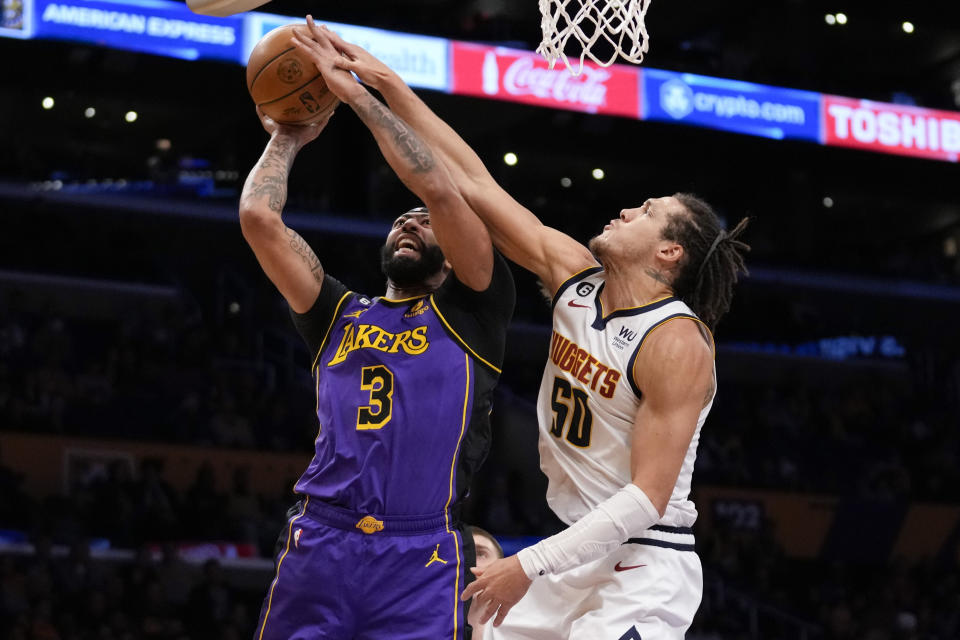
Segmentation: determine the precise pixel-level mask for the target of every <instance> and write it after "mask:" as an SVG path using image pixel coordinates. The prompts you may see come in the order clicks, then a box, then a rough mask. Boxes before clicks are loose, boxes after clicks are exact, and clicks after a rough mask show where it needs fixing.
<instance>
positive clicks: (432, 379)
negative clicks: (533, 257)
mask: <svg viewBox="0 0 960 640" xmlns="http://www.w3.org/2000/svg"><path fill="white" fill-rule="evenodd" d="M324 289H325V292H324V293H326V302H325V303H321V301H320V300H318V305H321V306H325V307H326V310H325V311H321V312H316V313H317V314H319V315H322V316H323V319H324V320H325V321H326V327H325V329H326V331H325V332H324V333H323V335H322V336H321V335H320V334H319V333H314V334H313V335H314V339H313V342H314V345H313V346H314V347H315V348H316V357H315V359H314V362H313V368H312V373H313V377H314V385H315V390H316V394H317V418H318V420H319V432H318V435H317V439H316V443H315V446H316V452H315V455H314V457H313V460H312V461H311V462H310V465H309V466H308V467H307V470H306V471H305V472H304V474H303V475H302V476H301V477H300V480H299V481H298V482H297V485H296V491H297V493H300V494H304V495H308V496H310V497H311V499H313V500H319V501H322V502H324V503H327V504H330V505H334V506H338V507H342V508H344V509H349V510H352V511H356V512H363V513H370V514H382V515H394V516H405V515H418V514H432V513H440V512H444V511H445V510H446V509H447V508H449V507H450V506H451V505H454V504H456V503H457V502H458V501H459V500H460V499H462V498H463V497H464V495H465V494H466V490H467V486H468V484H469V479H470V476H471V475H472V473H473V472H474V471H475V470H476V468H477V467H478V466H479V464H480V462H481V461H482V460H483V458H484V457H485V456H486V453H487V450H488V448H489V421H488V414H489V411H490V396H491V395H492V391H493V386H494V385H495V383H496V379H497V377H498V375H499V373H500V369H499V367H500V364H501V362H502V358H503V345H504V339H505V333H506V325H507V321H508V319H509V316H510V314H511V312H512V309H513V283H512V279H511V278H510V275H509V269H508V267H507V266H506V264H505V263H504V262H503V259H502V258H499V256H498V258H497V259H496V260H495V269H494V278H493V281H492V283H491V286H490V288H489V289H488V290H487V291H486V292H480V293H478V292H474V291H472V290H470V289H469V288H467V287H466V286H465V285H463V284H462V283H460V282H459V281H457V280H456V279H455V277H453V276H451V277H449V278H448V280H447V282H446V283H445V284H444V285H443V286H442V287H441V288H440V289H438V290H437V291H436V292H434V293H433V294H431V295H427V296H421V297H417V298H410V299H406V300H389V299H386V298H368V297H365V296H362V295H359V294H356V293H352V292H349V291H347V290H346V288H345V287H343V285H341V284H340V283H338V282H337V281H336V280H333V279H332V278H329V277H328V278H327V280H326V282H325V283H324ZM335 294H340V295H339V298H338V299H337V300H336V302H335V303H334V298H333V295H335ZM321 297H324V296H323V295H321ZM308 313H310V312H308ZM303 317H304V316H300V318H303ZM295 319H296V317H295ZM298 327H299V328H300V329H301V332H302V333H303V334H304V337H305V338H307V340H308V343H309V342H311V340H310V337H309V335H308V331H306V330H305V329H304V326H303V322H302V321H298ZM317 341H319V343H320V344H319V347H316V342H317Z"/></svg>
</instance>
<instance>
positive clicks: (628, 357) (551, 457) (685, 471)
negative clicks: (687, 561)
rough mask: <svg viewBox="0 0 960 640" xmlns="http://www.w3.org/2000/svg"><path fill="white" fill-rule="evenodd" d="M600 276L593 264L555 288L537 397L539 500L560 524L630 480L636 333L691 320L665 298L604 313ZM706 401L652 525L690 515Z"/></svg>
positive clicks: (679, 522) (686, 520)
mask: <svg viewBox="0 0 960 640" xmlns="http://www.w3.org/2000/svg"><path fill="white" fill-rule="evenodd" d="M605 278H606V274H605V273H604V271H603V270H602V268H600V267H595V268H592V269H587V270H585V271H581V272H580V273H578V274H576V275H574V276H572V277H571V278H569V279H568V280H567V281H566V282H564V283H563V285H561V287H560V289H559V291H558V292H557V295H556V297H555V298H554V301H553V334H552V337H551V340H550V357H549V359H548V360H547V366H546V368H545V370H544V372H543V381H542V382H541V384H540V395H539V398H538V399H537V416H538V420H539V423H540V467H541V469H542V470H543V472H544V474H546V476H547V479H548V480H549V487H548V488H547V502H548V503H549V505H550V508H551V509H553V511H554V513H556V514H557V516H558V517H559V518H560V519H561V520H563V521H564V522H566V523H567V524H573V523H574V522H576V521H577V520H579V519H580V518H582V517H583V516H584V515H586V514H587V513H588V512H589V511H592V510H593V509H594V508H595V507H596V506H597V505H598V504H600V503H601V502H603V501H604V500H606V499H607V498H609V497H610V496H612V495H613V494H614V493H616V492H617V491H618V490H619V489H620V488H622V487H623V486H624V485H625V484H627V483H628V482H630V481H631V473H630V446H631V440H632V432H633V424H634V420H635V418H636V415H637V410H638V408H639V406H640V396H641V392H640V389H638V388H637V386H636V382H635V381H634V378H633V375H632V371H633V365H634V362H635V361H636V358H637V354H638V353H639V351H640V348H641V347H642V345H643V342H644V340H645V339H646V338H647V337H648V334H649V333H650V332H651V331H652V330H654V329H655V328H656V327H659V326H660V325H662V324H664V323H666V322H669V321H671V320H674V319H676V318H690V319H693V320H697V317H696V316H695V315H694V314H693V312H692V311H691V310H690V308H689V307H688V306H687V305H686V304H684V303H683V302H682V301H680V300H679V299H677V298H674V297H668V298H664V299H662V300H658V301H655V302H652V303H650V304H647V305H644V306H642V307H633V308H629V309H617V310H615V311H612V312H609V313H608V312H607V311H606V310H604V309H603V305H602V303H601V302H600V292H601V291H602V290H603V286H604V282H605ZM697 321H698V322H699V320H697ZM701 324H702V323H701ZM704 332H705V334H706V335H709V334H708V332H707V331H706V329H704ZM714 379H716V371H714ZM712 405H713V398H711V399H710V402H709V403H708V404H707V406H706V407H704V409H703V410H702V411H701V412H700V416H699V418H698V419H697V429H696V431H695V432H694V434H693V439H692V440H691V442H690V447H689V448H688V449H687V454H686V456H685V458H684V460H683V466H682V468H681V469H680V476H679V477H678V478H677V484H676V486H674V488H673V494H672V495H671V496H670V502H669V504H668V505H667V510H666V513H665V515H664V516H663V518H662V519H661V520H660V521H659V523H658V524H659V525H661V526H660V527H658V528H660V529H667V528H672V527H680V528H684V529H686V528H688V527H690V526H692V525H693V523H694V521H695V520H696V519H697V510H696V507H695V506H694V504H693V502H692V501H691V500H690V497H689V496H690V482H691V479H692V476H693V466H694V463H695V461H696V457H697V443H698V442H699V440H700V428H701V427H702V426H703V422H704V420H706V417H707V414H708V413H709V412H710V407H711V406H712Z"/></svg>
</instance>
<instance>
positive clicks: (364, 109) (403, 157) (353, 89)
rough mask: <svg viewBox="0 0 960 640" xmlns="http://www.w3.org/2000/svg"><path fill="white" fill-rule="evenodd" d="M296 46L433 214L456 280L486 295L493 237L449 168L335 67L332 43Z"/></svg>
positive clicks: (303, 40) (300, 40) (303, 39)
mask: <svg viewBox="0 0 960 640" xmlns="http://www.w3.org/2000/svg"><path fill="white" fill-rule="evenodd" d="M321 35H322V34H321ZM294 42H295V43H296V44H297V46H298V47H300V49H301V50H302V51H303V52H304V53H305V55H307V56H309V57H310V59H311V60H312V61H313V62H314V64H316V66H317V69H319V70H320V73H321V74H323V77H324V80H325V81H326V83H327V86H328V87H329V88H330V90H331V91H333V92H334V93H335V94H336V95H337V97H339V98H340V100H341V101H342V102H344V103H346V104H348V105H350V107H351V108H352V109H353V110H354V112H356V114H357V115H358V116H359V117H360V120H362V121H363V123H364V124H365V125H366V126H367V128H368V129H370V132H371V133H372V134H373V137H374V139H376V141H377V145H378V146H379V147H380V150H381V152H382V153H383V156H384V158H386V160H387V162H388V163H389V164H390V166H391V167H392V168H393V170H394V172H395V173H396V174H397V176H398V177H399V178H400V180H402V181H403V183H404V184H405V185H406V186H407V187H408V188H409V189H410V190H411V191H413V192H414V193H415V194H416V195H417V196H418V197H419V198H420V199H421V200H422V201H423V203H424V204H425V205H426V206H427V209H429V210H430V221H431V226H432V228H433V232H434V234H435V235H436V238H437V242H438V243H439V244H440V248H441V249H442V250H443V254H444V256H445V257H446V259H447V260H448V261H449V262H450V264H451V266H452V267H453V270H454V272H455V273H456V276H457V278H458V279H459V280H460V281H461V282H462V283H464V284H465V285H467V286H468V287H470V288H471V289H474V290H475V291H483V290H486V289H487V287H489V285H490V280H491V277H492V275H493V246H492V244H491V240H490V235H489V233H488V232H487V228H486V227H485V226H484V225H483V223H482V222H481V221H480V219H479V218H478V217H477V215H476V214H475V213H474V211H473V210H472V209H471V208H470V206H469V205H468V204H467V201H466V200H465V199H464V197H463V196H462V195H461V193H460V191H459V190H458V189H457V188H456V186H455V185H454V183H453V180H452V178H451V175H450V173H449V171H448V170H447V167H446V165H445V164H444V162H443V161H442V160H441V159H440V158H438V157H437V156H436V154H434V152H433V150H432V149H431V148H430V147H429V146H428V145H427V144H425V143H424V141H423V139H422V138H421V137H420V136H419V135H418V134H417V132H415V131H414V130H413V129H412V128H411V127H410V126H409V125H408V124H407V123H406V122H404V121H403V119H401V118H400V117H398V116H397V115H396V114H395V113H393V112H392V111H391V110H390V109H389V108H388V107H387V106H386V105H384V104H383V103H382V102H380V101H379V100H377V99H376V98H375V97H374V96H373V95H372V94H371V93H370V92H369V91H368V90H367V89H366V88H365V87H363V86H362V85H360V84H358V83H357V82H356V81H355V80H354V78H353V76H352V75H350V73H349V72H348V71H345V70H343V69H341V68H339V67H338V66H336V64H335V62H336V60H337V59H339V58H340V57H341V56H340V52H339V51H337V50H336V49H335V48H334V47H333V45H332V44H331V43H330V41H329V40H326V39H323V38H321V39H319V40H313V39H310V38H309V36H308V35H306V34H304V35H302V36H301V35H300V34H299V33H298V36H297V37H296V38H295V40H294Z"/></svg>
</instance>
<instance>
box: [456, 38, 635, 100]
mask: <svg viewBox="0 0 960 640" xmlns="http://www.w3.org/2000/svg"><path fill="white" fill-rule="evenodd" d="M452 48H453V81H452V83H451V84H452V87H453V93H457V94H463V95H474V96H486V97H490V98H494V99H500V100H509V101H511V102H525V103H528V104H537V105H542V106H547V107H554V108H558V109H570V110H574V111H586V112H588V113H605V114H610V115H621V116H628V117H632V118H639V117H640V107H639V105H640V86H641V82H640V73H641V70H640V69H639V68H637V67H627V66H624V65H613V66H611V67H606V68H604V67H598V66H592V65H584V67H583V72H582V73H580V74H579V75H576V76H574V75H572V74H571V73H570V71H568V70H567V68H566V67H565V66H563V65H557V66H556V67H554V68H553V69H551V68H550V67H549V65H548V64H547V63H546V62H545V61H544V60H543V59H542V58H541V57H540V56H539V55H537V54H535V53H530V52H526V51H518V50H515V49H504V48H500V47H488V46H483V45H474V44H465V43H459V42H454V43H452Z"/></svg>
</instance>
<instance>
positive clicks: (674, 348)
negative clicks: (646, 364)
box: [637, 314, 714, 365]
mask: <svg viewBox="0 0 960 640" xmlns="http://www.w3.org/2000/svg"><path fill="white" fill-rule="evenodd" d="M713 350H714V345H713V335H712V334H711V333H710V329H709V328H708V327H707V326H706V325H705V324H704V323H703V322H702V321H701V320H700V319H699V318H697V317H696V316H694V315H692V314H677V315H673V316H670V317H668V318H666V319H664V320H663V321H662V322H660V323H658V324H657V325H655V326H653V327H651V329H650V330H649V331H648V332H647V333H646V334H645V335H644V336H643V338H642V340H641V343H640V344H639V345H638V347H637V352H638V358H639V357H643V358H644V359H645V360H654V361H658V362H663V363H665V364H667V365H669V364H670V363H676V362H679V361H687V362H689V361H691V360H692V361H693V362H696V363H699V362H702V363H704V364H707V363H712V361H713Z"/></svg>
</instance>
